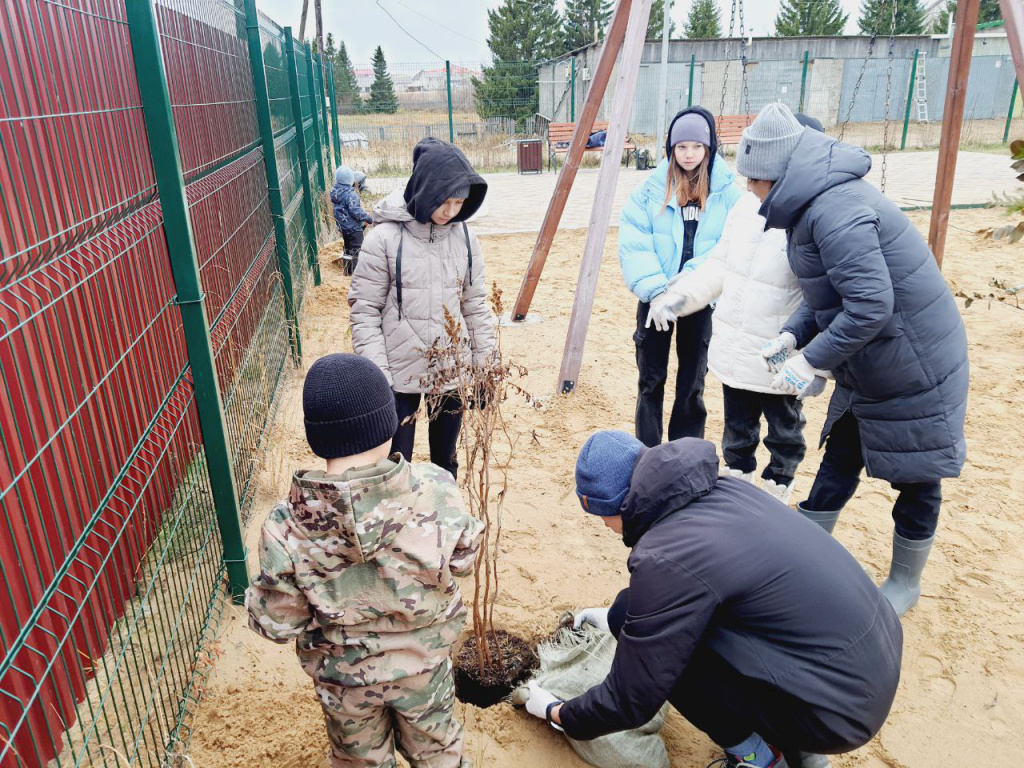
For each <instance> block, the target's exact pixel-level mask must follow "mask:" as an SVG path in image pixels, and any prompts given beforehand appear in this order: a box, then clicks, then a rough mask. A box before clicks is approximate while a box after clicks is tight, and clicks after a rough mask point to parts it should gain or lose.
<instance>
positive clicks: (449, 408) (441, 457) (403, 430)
mask: <svg viewBox="0 0 1024 768" xmlns="http://www.w3.org/2000/svg"><path fill="white" fill-rule="evenodd" d="M420 398H421V395H420V394H419V393H417V392H413V393H407V392H395V410H396V411H398V431H397V432H396V433H395V437H394V440H392V441H391V452H392V453H394V452H396V451H397V452H398V453H400V454H402V456H404V457H405V460H406V461H412V449H413V444H414V443H415V442H416V421H415V414H416V411H418V410H419V407H420ZM427 419H428V422H427V441H428V442H429V444H430V462H431V463H432V464H436V465H437V466H439V467H440V468H441V469H446V470H448V471H449V472H451V473H452V477H457V476H458V474H459V458H458V451H459V430H461V429H462V400H460V399H459V397H458V396H457V395H447V396H445V397H444V398H442V400H441V403H440V405H439V406H436V407H428V408H427Z"/></svg>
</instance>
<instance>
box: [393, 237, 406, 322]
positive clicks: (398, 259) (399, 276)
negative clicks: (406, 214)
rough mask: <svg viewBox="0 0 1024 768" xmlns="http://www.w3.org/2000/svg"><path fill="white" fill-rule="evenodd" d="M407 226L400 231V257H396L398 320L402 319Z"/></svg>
mask: <svg viewBox="0 0 1024 768" xmlns="http://www.w3.org/2000/svg"><path fill="white" fill-rule="evenodd" d="M404 235H405V225H404V224H403V225H402V226H401V229H399V230H398V255H397V256H395V292H396V293H397V294H398V319H399V320H401V319H402V245H403V244H404V243H405V237H404Z"/></svg>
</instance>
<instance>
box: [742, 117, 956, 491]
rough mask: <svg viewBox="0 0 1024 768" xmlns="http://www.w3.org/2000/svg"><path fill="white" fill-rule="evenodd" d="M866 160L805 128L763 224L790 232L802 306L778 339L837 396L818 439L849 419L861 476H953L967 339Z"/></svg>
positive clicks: (941, 283) (948, 296) (932, 268)
mask: <svg viewBox="0 0 1024 768" xmlns="http://www.w3.org/2000/svg"><path fill="white" fill-rule="evenodd" d="M870 168H871V158H870V157H869V156H868V155H867V153H866V152H864V150H862V149H860V148H858V147H853V146H850V145H848V144H843V143H840V142H838V141H836V140H835V139H832V138H830V137H829V136H826V135H825V134H822V133H818V132H816V131H812V130H809V129H808V130H805V131H804V133H803V136H801V138H800V143H799V144H798V145H797V147H796V150H795V151H794V152H793V155H792V157H791V158H790V161H789V165H788V167H787V169H786V173H785V174H784V175H783V177H782V178H781V179H780V180H779V181H778V182H776V184H775V186H774V187H773V188H772V191H771V193H769V195H768V197H767V199H766V200H765V202H764V204H763V205H762V206H761V215H763V216H764V217H765V219H766V220H767V225H768V226H769V227H773V228H776V229H785V230H788V232H789V263H790V266H791V267H792V269H793V272H794V274H796V276H797V279H798V280H799V282H800V288H801V291H802V293H803V304H802V305H801V306H800V308H799V309H798V310H797V311H796V313H795V314H794V315H793V316H792V317H791V318H790V319H789V321H788V322H787V323H786V326H785V328H784V329H783V330H786V331H789V332H790V333H792V334H793V335H794V336H796V338H797V345H798V347H805V348H804V350H803V353H804V356H805V357H806V358H807V361H808V362H809V363H810V364H811V365H813V366H814V367H815V368H821V369H823V370H829V371H832V373H833V374H834V375H835V379H836V390H835V394H834V395H833V396H832V401H831V403H830V404H829V413H828V418H827V419H826V422H825V428H824V431H823V432H822V440H823V441H824V438H825V436H826V435H828V433H829V431H830V430H831V429H832V425H833V424H834V423H835V422H836V421H837V420H838V419H839V417H840V416H842V415H843V414H844V413H845V412H846V411H852V412H853V415H854V416H855V417H856V419H857V423H858V426H859V428H860V437H861V442H862V445H863V455H864V462H865V466H866V469H867V473H868V475H870V476H871V477H879V478H882V479H884V480H888V481H889V482H894V483H912V482H925V481H932V480H938V479H940V478H943V477H957V476H958V475H959V474H960V470H961V468H962V467H963V464H964V460H965V458H966V454H967V443H966V440H965V438H964V420H965V417H966V412H967V388H968V363H967V334H966V332H965V330H964V325H963V321H962V320H961V318H960V311H959V309H958V308H957V305H956V301H955V300H954V298H953V295H952V293H951V292H950V290H949V287H948V286H947V285H946V281H945V279H943V277H942V273H941V272H940V271H939V269H938V267H937V266H936V264H935V259H934V257H933V256H932V253H931V251H930V250H929V249H928V245H927V243H925V241H924V239H923V238H922V237H921V235H920V234H919V233H918V231H917V230H916V229H915V228H914V226H913V224H911V222H910V220H909V219H908V218H907V217H906V216H905V215H904V214H903V212H902V211H900V210H899V208H898V207H897V206H896V205H895V204H893V203H892V202H891V201H890V200H889V199H888V198H886V197H885V196H884V195H882V193H881V192H879V191H878V190H877V189H875V188H874V187H873V186H871V185H870V184H869V183H867V182H866V181H864V179H863V176H864V175H865V174H867V172H868V170H869V169H870Z"/></svg>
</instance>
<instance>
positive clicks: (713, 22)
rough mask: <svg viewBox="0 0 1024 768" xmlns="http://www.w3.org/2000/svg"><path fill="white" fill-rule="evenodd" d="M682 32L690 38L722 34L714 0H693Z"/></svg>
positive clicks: (703, 37) (695, 38)
mask: <svg viewBox="0 0 1024 768" xmlns="http://www.w3.org/2000/svg"><path fill="white" fill-rule="evenodd" d="M683 34H684V35H686V37H688V38H689V39H690V40H709V39H711V38H715V37H721V36H722V20H721V17H720V16H719V13H718V3H716V2H715V0H693V4H692V5H691V6H690V15H689V16H688V17H687V19H686V27H685V28H684V29H683Z"/></svg>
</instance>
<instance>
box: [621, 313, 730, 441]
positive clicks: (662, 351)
mask: <svg viewBox="0 0 1024 768" xmlns="http://www.w3.org/2000/svg"><path fill="white" fill-rule="evenodd" d="M649 310H650V304H646V303H644V302H642V301H641V302H640V303H639V304H638V305H637V308H636V333H634V334H633V341H634V342H635V343H636V367H637V370H638V371H639V373H640V382H639V392H638V394H637V398H636V436H637V439H638V440H640V442H642V443H643V444H644V445H646V446H648V447H653V446H655V445H658V444H659V443H661V438H662V419H663V415H662V410H663V407H664V402H665V381H666V380H667V379H668V358H669V354H670V353H671V351H672V332H673V328H671V327H670V328H669V329H668V330H667V331H659V330H656V329H655V328H653V327H652V328H645V327H644V324H645V323H646V322H647V313H648V311H649ZM711 312H712V309H711V307H708V308H707V309H703V310H701V311H700V312H696V313H694V314H692V315H690V316H689V317H680V318H679V319H678V320H677V321H676V323H675V324H674V325H675V334H676V357H677V358H678V360H679V370H678V372H677V373H676V398H675V402H674V403H673V404H672V415H671V416H670V417H669V422H668V439H669V440H678V439H679V438H680V437H704V424H705V422H706V421H707V418H708V412H707V409H706V408H705V407H704V377H705V376H706V375H707V372H708V345H709V344H710V343H711Z"/></svg>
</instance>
